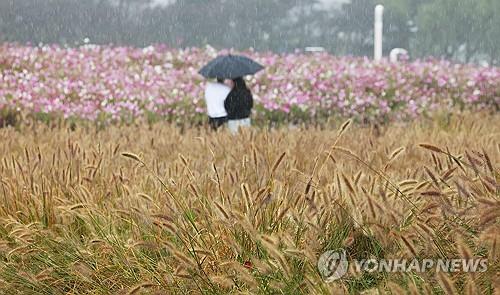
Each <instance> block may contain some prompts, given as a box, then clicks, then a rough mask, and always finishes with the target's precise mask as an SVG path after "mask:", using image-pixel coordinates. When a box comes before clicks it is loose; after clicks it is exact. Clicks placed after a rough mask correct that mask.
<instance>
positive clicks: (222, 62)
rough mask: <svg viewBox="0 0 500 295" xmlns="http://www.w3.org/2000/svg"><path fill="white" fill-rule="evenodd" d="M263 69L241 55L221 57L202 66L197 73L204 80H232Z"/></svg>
mask: <svg viewBox="0 0 500 295" xmlns="http://www.w3.org/2000/svg"><path fill="white" fill-rule="evenodd" d="M263 68H264V67H263V66H262V65H260V64H258V63H257V62H255V61H253V60H251V59H250V58H248V57H245V56H241V55H222V56H219V57H217V58H215V59H214V60H212V61H211V62H209V63H208V64H207V65H206V66H204V67H203V68H202V69H201V70H200V71H199V73H200V74H201V75H203V76H204V77H205V78H220V79H234V78H238V77H243V76H246V75H253V74H255V73H257V72H258V71H260V70H262V69H263Z"/></svg>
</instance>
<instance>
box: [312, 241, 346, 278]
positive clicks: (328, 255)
mask: <svg viewBox="0 0 500 295" xmlns="http://www.w3.org/2000/svg"><path fill="white" fill-rule="evenodd" d="M348 268H349V262H347V255H346V252H345V250H344V249H339V250H330V251H327V252H325V253H323V254H322V255H321V256H320V257H319V260H318V270H319V273H320V274H321V276H322V277H323V279H324V280H325V281H326V282H327V283H329V282H333V281H335V280H338V279H340V278H341V277H343V276H344V275H345V274H346V273H347V270H348Z"/></svg>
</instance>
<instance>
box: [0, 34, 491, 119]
mask: <svg viewBox="0 0 500 295" xmlns="http://www.w3.org/2000/svg"><path fill="white" fill-rule="evenodd" d="M220 53H222V52H216V51H214V50H213V49H210V48H207V49H184V50H179V49H168V48H166V47H163V46H156V47H148V48H144V49H138V48H125V47H101V46H95V45H87V46H83V47H80V48H62V47H57V46H43V47H30V46H19V45H12V44H5V45H1V46H0V115H2V114H3V116H5V114H7V113H10V112H20V113H28V114H42V115H48V116H64V117H65V118H82V119H90V120H96V119H99V120H103V121H119V120H124V119H125V120H131V119H135V118H138V117H146V118H149V119H156V118H165V119H168V120H170V121H174V122H175V121H178V122H190V123H199V122H201V121H202V120H204V102H203V82H204V79H203V78H202V77H201V76H199V75H198V74H197V71H198V70H199V69H200V68H201V67H202V66H203V65H204V64H205V63H206V62H208V61H209V60H210V59H212V58H213V57H215V56H216V55H217V54H220ZM245 54H247V55H249V56H250V57H253V58H255V59H256V60H257V61H259V62H260V63H262V64H263V65H265V66H266V69H265V70H264V71H263V72H261V73H259V74H258V75H256V76H255V77H251V78H250V81H249V86H250V87H251V89H252V91H253V93H254V95H255V99H256V108H255V111H254V118H255V119H256V120H257V121H269V120H271V121H273V122H290V123H300V122H322V121H325V120H327V119H328V118H330V117H332V116H335V117H350V118H355V119H365V120H370V121H373V120H376V121H391V120H408V119H413V118H416V117H419V116H422V115H426V114H429V113H432V112H433V111H439V110H450V109H453V110H454V109H468V110H492V111H498V109H499V105H500V69H499V68H493V67H475V66H471V65H455V64H451V63H449V62H446V61H436V60H434V61H415V62H404V63H398V64H391V63H389V62H387V61H384V62H382V63H380V64H375V63H373V62H372V61H370V60H369V59H363V58H350V57H343V58H338V57H334V56H331V55H328V54H314V55H311V54H301V53H296V54H286V55H278V54H272V53H255V52H247V53H245Z"/></svg>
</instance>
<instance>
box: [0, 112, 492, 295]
mask: <svg viewBox="0 0 500 295" xmlns="http://www.w3.org/2000/svg"><path fill="white" fill-rule="evenodd" d="M0 161H1V162H0V200H1V201H0V294H225V293H232V294H255V293H257V294H337V293H338V294H344V293H351V294H358V293H360V292H364V294H385V293H388V292H392V294H401V293H406V292H408V293H409V294H432V293H438V294H456V293H464V294H480V293H482V294H494V293H495V292H498V290H499V289H500V279H499V278H500V275H499V273H500V268H499V266H500V264H499V254H500V253H499V250H500V223H499V217H500V199H499V197H500V186H499V183H500V116H499V115H498V114H494V115H490V114H477V115H473V114H466V115H455V116H452V117H451V118H441V119H436V120H434V121H430V120H424V119H422V120H420V121H415V122H412V123H408V124H400V125H395V124H393V125H388V126H381V127H377V128H375V127H366V126H361V125H357V124H354V123H350V122H349V121H348V122H346V123H344V124H342V122H340V123H339V124H336V126H335V128H331V129H328V130H325V129H323V130H319V129H307V130H302V129H290V130H289V129H280V130H271V131H270V130H262V129H253V130H244V131H243V132H242V133H240V134H238V135H237V136H233V135H231V134H229V133H228V132H219V133H213V132H208V131H207V130H205V129H203V128H200V129H194V128H193V129H189V128H188V129H184V130H181V129H179V128H176V127H173V126H167V125H166V124H161V123H158V124H156V125H152V126H147V125H142V124H137V125H131V126H109V127H107V128H105V129H102V130H96V129H95V128H93V127H92V126H79V127H77V128H76V129H74V130H73V128H68V127H67V126H65V125H64V124H63V126H46V125H40V124H36V125H29V124H25V125H24V126H20V127H17V128H3V129H0ZM338 248H343V249H345V251H346V253H347V255H348V257H349V258H350V259H363V258H364V259H366V258H395V257H404V258H408V259H410V258H415V257H416V258H429V259H439V258H456V257H459V258H471V257H478V258H486V259H488V269H487V270H486V271H483V272H477V273H465V272H453V273H446V272H436V271H433V270H430V271H427V272H417V271H413V272H380V273H379V272H373V273H371V272H370V273H368V272H358V271H356V269H354V268H353V267H351V266H350V267H349V272H348V274H347V275H345V276H344V277H343V278H341V279H339V280H335V281H333V282H327V281H326V280H325V279H324V278H323V277H322V275H321V273H320V272H319V271H318V268H317V262H318V259H319V257H320V255H321V254H322V253H324V252H325V251H328V250H331V249H338Z"/></svg>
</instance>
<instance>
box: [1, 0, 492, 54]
mask: <svg viewBox="0 0 500 295" xmlns="http://www.w3.org/2000/svg"><path fill="white" fill-rule="evenodd" d="M378 3H381V4H384V5H385V7H386V9H385V27H384V53H385V55H387V54H388V52H389V51H390V50H391V49H392V48H395V47H402V48H406V49H408V50H409V52H410V57H411V58H419V57H428V56H434V57H438V58H447V59H453V60H457V61H460V62H480V63H485V64H498V62H499V60H500V17H499V15H500V1H498V0H380V1H374V0H351V1H349V0H345V1H338V0H317V1H315V0H177V1H172V2H168V0H0V42H19V43H22V44H26V43H31V44H40V43H44V44H47V43H49V44H52V43H58V44H62V45H65V46H78V45H81V44H83V43H84V41H85V40H87V41H89V42H91V43H95V44H113V45H131V46H141V47H142V46H148V45H150V44H158V43H161V44H166V45H167V46H170V47H190V46H196V47H201V46H206V45H211V46H213V47H215V48H219V49H220V48H235V49H248V48H254V49H255V50H266V51H267V50H270V51H274V52H290V51H294V50H297V49H300V50H302V49H304V48H305V47H307V46H321V47H324V48H325V49H326V50H327V51H329V52H330V53H332V54H336V55H356V56H371V55H372V52H373V10H374V7H375V5H376V4H378Z"/></svg>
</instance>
